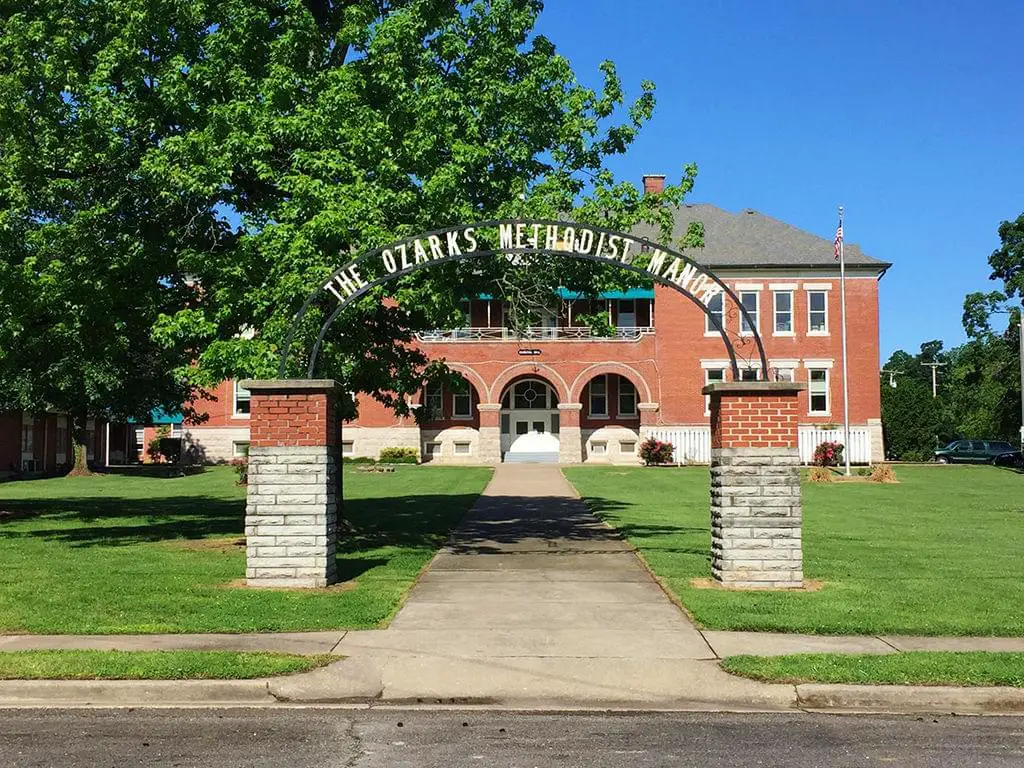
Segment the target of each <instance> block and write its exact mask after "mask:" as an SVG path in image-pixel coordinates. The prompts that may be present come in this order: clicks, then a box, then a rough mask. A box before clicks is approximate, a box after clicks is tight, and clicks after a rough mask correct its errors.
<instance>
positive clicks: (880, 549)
mask: <svg viewBox="0 0 1024 768" xmlns="http://www.w3.org/2000/svg"><path fill="white" fill-rule="evenodd" d="M896 472H897V475H898V477H899V479H900V481H901V482H900V484H898V485H880V484H875V483H833V484H829V485H826V484H813V485H809V484H805V485H804V486H803V501H804V575H805V577H806V578H808V579H816V580H822V581H823V582H824V586H823V588H822V589H821V590H820V591H818V592H802V593H786V592H731V591H724V590H714V589H697V588H694V587H693V586H691V580H692V579H694V578H710V576H711V563H710V540H711V531H710V512H709V498H708V489H709V476H708V470H707V468H698V467H692V468H682V469H676V468H652V469H645V468H642V467H636V468H618V467H573V468H567V469H566V470H565V474H566V476H567V477H568V478H569V480H570V481H571V482H572V483H573V484H574V485H575V486H576V488H577V489H578V490H579V491H580V493H581V494H582V495H583V496H584V497H585V498H586V501H587V503H588V504H589V505H590V506H591V508H592V509H594V510H595V511H596V512H597V513H598V514H599V515H600V516H602V517H603V518H604V519H605V520H607V521H608V522H609V523H610V524H611V525H614V526H616V527H617V528H619V529H621V530H622V531H623V532H624V533H625V534H626V536H627V537H628V538H629V540H630V541H631V542H632V543H633V544H634V545H635V546H636V547H637V548H638V549H639V550H640V551H641V553H642V554H643V556H644V557H645V558H646V559H647V561H648V563H649V564H650V566H651V568H652V569H653V570H654V571H655V572H656V573H657V574H658V575H659V576H661V577H662V579H663V580H664V582H665V583H666V585H667V586H668V587H669V588H670V589H671V590H672V591H674V592H675V594H676V595H678V596H679V598H680V599H681V600H682V602H683V604H684V605H685V606H686V607H687V608H688V609H689V610H690V612H691V613H692V614H693V616H694V617H695V618H696V620H697V621H698V622H700V623H701V624H702V625H704V626H705V627H708V628H714V629H735V630H762V631H780V632H809V633H818V634H846V633H850V634H874V633H891V634H920V635H1006V636H1020V635H1024V477H1022V476H1021V475H1017V474H1015V473H1013V472H1010V471H1006V470H1001V469H997V468H994V467H970V466H966V467H964V466H953V467H928V466H915V467H898V468H897V469H896Z"/></svg>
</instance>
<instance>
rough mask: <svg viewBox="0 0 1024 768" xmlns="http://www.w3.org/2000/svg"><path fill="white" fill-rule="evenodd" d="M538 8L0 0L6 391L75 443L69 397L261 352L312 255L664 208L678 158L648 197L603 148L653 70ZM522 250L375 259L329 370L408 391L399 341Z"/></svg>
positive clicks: (412, 367)
mask: <svg viewBox="0 0 1024 768" xmlns="http://www.w3.org/2000/svg"><path fill="white" fill-rule="evenodd" d="M541 10H542V3H541V2H539V1H538V0H486V1H485V0H480V1H479V2H456V1H455V0H390V1H388V2H384V1H382V0H334V1H332V0H264V1H263V2H257V3H254V2H251V0H178V1H177V2H173V1H168V2H160V3H149V2H142V0H94V1H93V2H88V3H82V2H79V1H78V0H63V1H53V2H40V3H32V4H26V5H21V4H18V5H14V4H8V5H6V6H5V8H4V11H3V15H2V17H0V161H2V162H0V174H2V176H0V201H2V206H0V248H2V258H0V306H2V308H0V390H2V393H0V398H2V400H3V403H4V404H6V405H8V406H16V407H27V408H44V407H49V408H58V409H60V410H66V411H68V412H70V413H73V414H75V424H76V435H78V437H79V441H80V438H81V431H82V428H84V421H85V418H86V417H87V416H89V415H110V416H118V415H139V414H140V413H141V412H143V411H145V410H147V409H148V408H149V407H151V406H153V405H165V406H173V405H175V404H176V403H179V402H181V401H182V400H183V399H184V396H185V393H186V391H187V390H188V388H189V387H191V386H193V385H209V384H211V383H212V382H214V381H216V380H218V379H220V378H222V377H226V376H240V375H256V376H266V375H272V374H273V373H275V371H276V367H277V358H278V355H279V352H280V344H281V340H282V338H283V336H284V334H285V332H286V329H287V327H288V325H289V323H290V320H291V317H292V315H293V313H294V312H295V310H296V309H298V306H299V305H300V303H301V301H302V299H303V298H304V297H305V295H306V294H307V293H308V292H309V291H310V290H311V288H313V287H315V286H316V285H318V284H319V282H320V281H321V280H322V279H323V278H324V277H325V276H326V275H327V274H329V273H330V271H331V270H332V268H334V267H335V266H337V265H338V264H339V263H341V262H343V261H345V260H346V259H347V258H349V257H350V256H351V255H353V254H354V253H356V252H358V251H360V250H363V249H365V248H369V247H372V246H375V245H378V244H381V243H383V242H387V241H390V240H393V239H396V238H398V237H401V236H405V235H408V234H412V233H414V232H417V231H421V230H424V229H428V228H433V227H434V226H439V225H443V224H448V223H455V222H458V221H469V220H477V219H482V218H490V217H501V216H517V215H533V216H549V217H555V216H566V215H568V216H573V217H576V218H578V219H579V220H582V221H588V222H594V223H603V224H606V225H608V226H610V227H613V228H616V229H628V228H630V227H631V226H633V225H634V224H636V223H637V222H640V221H647V222H651V223H652V224H655V225H656V226H658V227H659V228H660V229H661V230H662V231H663V232H666V233H667V230H668V227H669V221H670V219H669V214H668V210H667V208H666V206H667V205H671V204H678V203H679V202H680V201H681V199H682V197H683V195H684V194H685V193H686V192H687V191H688V190H689V189H690V187H691V185H692V182H693V175H694V169H693V168H692V167H688V168H685V169H684V171H683V174H682V177H681V179H680V182H679V183H678V184H675V185H670V186H669V187H667V189H666V191H665V192H664V193H663V194H661V195H655V196H644V195H642V194H640V193H639V192H638V190H637V189H636V188H635V187H634V186H633V185H632V184H630V183H621V182H617V181H616V180H615V179H614V178H613V176H612V174H611V173H610V172H609V170H608V168H607V160H608V158H609V157H610V156H613V155H616V154H620V153H622V152H625V151H626V149H627V148H628V147H629V146H630V144H631V143H632V141H633V139H634V137H635V136H636V133H637V131H638V130H639V129H640V127H641V126H642V124H643V123H644V122H645V121H646V120H648V119H649V118H650V116H651V114H652V111H653V109H654V94H653V85H652V84H650V83H647V82H645V83H642V84H641V89H640V94H639V96H638V98H636V100H635V101H632V102H627V100H626V98H625V94H624V91H623V88H622V85H621V83H620V81H619V78H618V77H617V75H616V72H615V68H614V66H613V65H612V64H610V63H606V64H604V65H602V67H601V75H602V85H601V87H600V88H597V89H593V88H589V87H586V86H584V85H583V84H581V83H580V82H578V80H577V78H576V76H575V74H574V73H573V70H572V68H571V66H570V65H569V63H568V62H567V61H566V60H565V59H564V58H563V57H561V56H560V55H558V53H557V51H556V50H555V46H554V45H553V43H552V42H551V41H550V40H548V39H546V38H544V37H542V36H539V35H536V34H535V33H534V32H533V28H534V25H535V23H536V20H537V17H538V14H539V13H540V12H541ZM698 239H699V231H694V232H692V233H690V240H691V242H692V241H696V240H698ZM515 270H516V267H515V265H511V266H510V265H509V264H508V263H506V262H504V261H501V260H495V261H493V262H490V263H486V264H482V263H473V264H468V265H463V264H454V265H445V266H441V267H435V268H434V269H432V270H430V274H429V276H419V277H410V278H405V279H403V280H402V281H401V282H400V283H399V284H397V285H394V286H393V287H392V290H391V293H392V295H393V297H394V298H396V299H397V300H398V305H397V306H395V305H394V304H392V303H382V302H381V298H382V297H383V294H382V293H381V292H378V293H376V294H375V295H374V296H371V297H369V299H368V300H367V301H366V302H363V303H362V304H360V305H358V306H354V307H352V308H350V310H348V311H349V315H348V317H347V318H346V322H345V323H344V327H345V328H346V333H345V335H344V337H341V336H340V335H336V336H333V337H331V338H329V339H328V344H327V346H326V348H325V354H324V355H323V356H322V360H323V365H324V373H326V374H328V375H331V376H334V377H336V378H340V379H343V380H344V381H345V383H346V388H347V389H349V390H353V391H361V392H369V393H372V394H373V395H374V396H377V397H379V398H380V399H382V400H384V401H385V402H389V403H392V404H394V405H395V406H396V407H399V408H401V407H402V406H403V401H402V399H401V398H400V397H395V396H394V395H393V393H401V392H409V391H412V390H413V389H414V388H415V387H416V386H417V384H418V383H419V382H420V381H422V379H423V376H424V375H425V371H424V364H425V362H426V361H425V360H423V358H422V357H421V356H420V355H418V354H417V353H416V352H415V351H413V350H412V349H411V348H410V347H409V345H407V344H405V343H403V342H405V341H408V340H409V339H410V338H411V333H412V332H413V331H414V330H416V329H417V328H423V327H431V326H435V325H437V324H439V323H442V322H445V321H446V320H448V319H450V318H451V317H452V316H453V313H454V312H455V307H456V304H457V300H458V299H459V298H462V297H464V296H467V295H472V294H473V293H474V292H477V291H488V292H494V291H495V290H496V289H500V288H501V286H502V285H509V284H514V283H515V281H517V280H522V277H521V274H520V273H516V272H515ZM530 273H531V275H532V277H531V278H530V279H531V280H533V281H536V283H538V284H540V285H541V287H543V288H554V287H555V286H556V285H557V284H558V283H567V284H568V285H569V287H572V288H575V289H577V290H583V291H589V292H593V291H595V290H597V289H599V288H600V287H602V286H603V285H606V284H607V282H608V280H609V279H610V278H609V277H608V275H607V274H605V273H602V272H600V271H599V270H597V269H596V268H594V267H592V266H590V265H586V264H580V263H577V262H573V263H571V264H565V263H560V262H559V261H556V260H549V261H546V262H545V263H544V265H543V268H542V269H534V270H530ZM510 274H511V275H512V276H511V277H510ZM516 275H519V276H516ZM315 319H316V318H313V320H315ZM308 332H309V328H304V329H303V333H308ZM308 341H309V337H308V336H304V337H303V338H301V339H300V345H299V346H300V348H305V349H308ZM300 357H301V356H300ZM301 363H302V360H301V359H297V360H295V361H294V363H293V365H294V366H295V368H294V370H298V369H299V367H300V366H301ZM427 374H428V375H429V371H428V372H427ZM350 405H351V404H350Z"/></svg>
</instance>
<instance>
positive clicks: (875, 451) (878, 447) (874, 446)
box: [868, 419, 885, 464]
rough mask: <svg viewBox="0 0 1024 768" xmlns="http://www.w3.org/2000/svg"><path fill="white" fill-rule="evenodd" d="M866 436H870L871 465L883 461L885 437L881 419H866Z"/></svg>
mask: <svg viewBox="0 0 1024 768" xmlns="http://www.w3.org/2000/svg"><path fill="white" fill-rule="evenodd" d="M868 434H869V435H870V436H871V463H872V464H878V463H879V462H882V461H885V437H884V435H883V432H882V420H881V419H868Z"/></svg>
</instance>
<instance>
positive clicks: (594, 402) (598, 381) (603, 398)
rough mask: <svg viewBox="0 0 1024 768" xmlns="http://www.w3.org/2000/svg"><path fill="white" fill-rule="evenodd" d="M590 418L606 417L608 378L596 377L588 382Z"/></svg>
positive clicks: (603, 376)
mask: <svg viewBox="0 0 1024 768" xmlns="http://www.w3.org/2000/svg"><path fill="white" fill-rule="evenodd" d="M589 413H590V415H591V416H601V417H607V416H608V377H607V376H605V375H601V376H597V377H595V378H594V379H592V380H591V382H590V411H589Z"/></svg>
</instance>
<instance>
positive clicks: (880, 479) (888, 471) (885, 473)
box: [871, 464, 899, 483]
mask: <svg viewBox="0 0 1024 768" xmlns="http://www.w3.org/2000/svg"><path fill="white" fill-rule="evenodd" d="M871 480H872V482H875V483H898V482H899V480H897V479H896V473H895V472H894V471H893V468H892V467H890V466H889V465H888V464H876V465H875V466H874V469H872V470H871Z"/></svg>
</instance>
